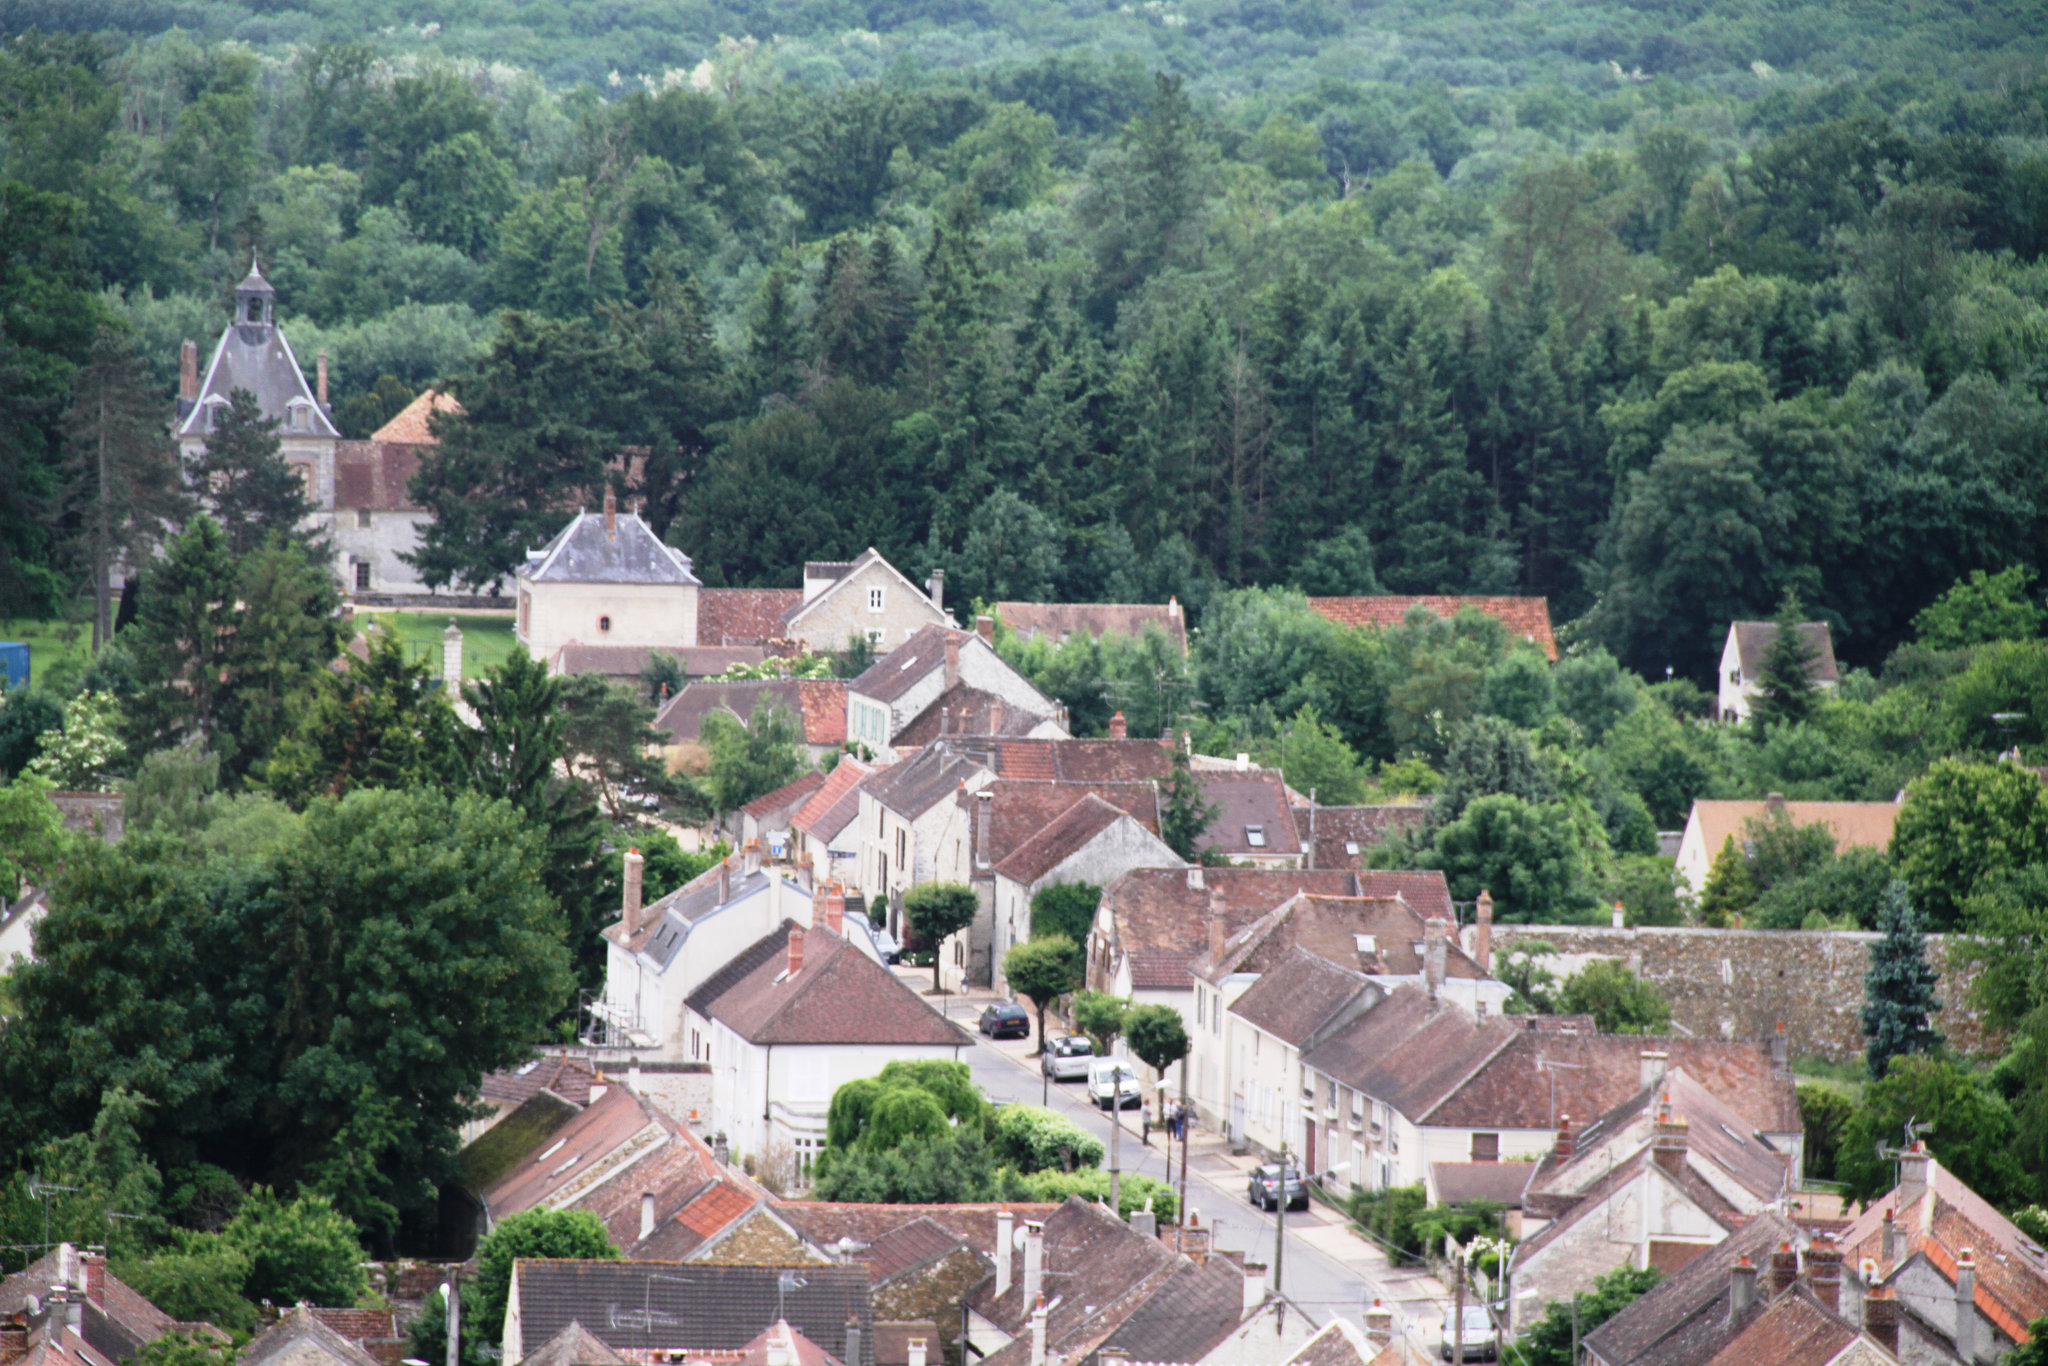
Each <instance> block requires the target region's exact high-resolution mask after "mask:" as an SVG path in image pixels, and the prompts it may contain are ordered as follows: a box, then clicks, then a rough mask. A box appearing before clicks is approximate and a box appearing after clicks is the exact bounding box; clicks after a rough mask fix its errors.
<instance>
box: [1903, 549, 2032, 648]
mask: <svg viewBox="0 0 2048 1366" xmlns="http://www.w3.org/2000/svg"><path fill="white" fill-rule="evenodd" d="M2033 580H2034V571H2033V570H2032V569H2031V568H2029V567H2028V566H2026V565H2023V564H2015V565H2009V566H2007V567H2006V568H2004V569H2001V570H1999V571H1998V572H1997V573H1996V574H1986V573H1985V572H1984V571H1983V570H1981V569H1973V570H1971V571H1970V576H1969V578H1968V579H1962V580H1958V581H1957V582H1956V584H1955V585H1954V586H1953V587H1952V588H1950V589H1949V590H1948V591H1947V592H1946V593H1943V594H1942V595H1941V596H1940V597H1938V598H1936V599H1935V600H1934V601H1933V602H1931V603H1929V604H1928V605H1927V606H1926V607H1924V608H1922V609H1921V610H1920V614H1919V615H1918V616H1916V617H1914V618H1913V630H1914V631H1915V633H1917V634H1918V635H1919V637H1920V639H1921V641H1922V642H1924V643H1925V644H1928V645H1931V646H1933V647H1934V648H1935V649H1937V650H1961V649H1967V648H1968V647H1970V646H1972V645H1984V644H1988V643H1990V642H1991V641H1994V640H2033V639H2035V638H2036V637H2038V636H2039V635H2040V634H2041V620H2042V611H2041V608H2040V606H2039V605H2037V604H2036V603H2035V602H2033V601H2032V600H2031V599H2030V598H2029V597H2028V596H2027V589H2028V586H2029V585H2031V584H2032V583H2033Z"/></svg>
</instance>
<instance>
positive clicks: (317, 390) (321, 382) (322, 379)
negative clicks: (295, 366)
mask: <svg viewBox="0 0 2048 1366" xmlns="http://www.w3.org/2000/svg"><path fill="white" fill-rule="evenodd" d="M313 376H314V378H313V399H314V401H315V402H316V403H318V404H319V405H320V406H321V407H322V408H325V407H326V406H327V348H326V347H324V346H323V347H321V348H320V350H319V351H318V352H317V353H315V355H314V357H313Z"/></svg>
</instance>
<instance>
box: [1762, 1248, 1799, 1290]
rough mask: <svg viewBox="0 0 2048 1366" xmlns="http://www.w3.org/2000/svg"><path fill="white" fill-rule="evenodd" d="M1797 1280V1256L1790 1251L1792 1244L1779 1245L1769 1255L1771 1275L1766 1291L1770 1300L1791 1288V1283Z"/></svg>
mask: <svg viewBox="0 0 2048 1366" xmlns="http://www.w3.org/2000/svg"><path fill="white" fill-rule="evenodd" d="M1798 1279H1799V1254H1798V1253H1797V1252H1794V1251H1793V1250H1792V1244H1790V1243H1780V1244H1778V1250H1777V1251H1776V1252H1773V1253H1772V1254H1771V1275H1770V1283H1769V1285H1768V1287H1767V1288H1768V1291H1769V1294H1770V1296H1771V1298H1772V1299H1776V1298H1777V1297H1778V1296H1780V1295H1782V1294H1784V1293H1785V1292H1786V1291H1787V1290H1790V1289H1791V1288H1792V1282H1794V1281H1796V1280H1798Z"/></svg>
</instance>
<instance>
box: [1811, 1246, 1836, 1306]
mask: <svg viewBox="0 0 2048 1366" xmlns="http://www.w3.org/2000/svg"><path fill="white" fill-rule="evenodd" d="M1806 1285H1807V1288H1808V1289H1810V1290H1812V1291H1813V1297H1814V1298H1815V1299H1817V1300H1819V1301H1820V1302H1821V1303H1822V1304H1824V1305H1826V1306H1827V1307H1828V1309H1829V1310H1830V1311H1831V1312H1834V1313H1840V1312H1841V1308H1842V1249H1841V1248H1839V1247H1837V1246H1836V1245H1835V1240H1834V1239H1833V1238H1820V1239H1816V1240H1815V1241H1814V1244H1813V1246H1811V1247H1809V1248H1807V1249H1806Z"/></svg>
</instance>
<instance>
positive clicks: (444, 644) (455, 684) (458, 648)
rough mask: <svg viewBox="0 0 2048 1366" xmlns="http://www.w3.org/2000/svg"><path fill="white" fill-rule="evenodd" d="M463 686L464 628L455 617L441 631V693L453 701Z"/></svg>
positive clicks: (449, 619)
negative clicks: (457, 623) (456, 622)
mask: <svg viewBox="0 0 2048 1366" xmlns="http://www.w3.org/2000/svg"><path fill="white" fill-rule="evenodd" d="M461 687H462V628H461V627H460V626H457V625H456V624H455V618H454V617H450V618H448V629H447V630H445V631H443V632H442V633H441V694H442V696H444V697H447V698H448V699H449V700H450V701H453V700H454V699H455V698H456V697H457V696H458V695H459V690H460V689H461Z"/></svg>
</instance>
